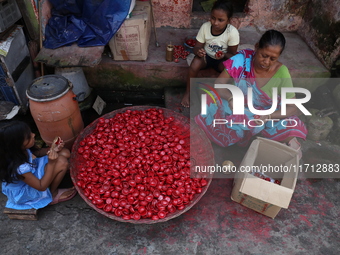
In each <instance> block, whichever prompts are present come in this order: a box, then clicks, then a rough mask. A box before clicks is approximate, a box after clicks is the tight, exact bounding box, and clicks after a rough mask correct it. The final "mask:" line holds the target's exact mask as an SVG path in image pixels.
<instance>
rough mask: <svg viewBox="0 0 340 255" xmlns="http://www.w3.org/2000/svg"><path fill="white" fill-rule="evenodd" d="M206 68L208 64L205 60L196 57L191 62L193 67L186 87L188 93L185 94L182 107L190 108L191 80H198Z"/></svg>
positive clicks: (190, 69)
mask: <svg viewBox="0 0 340 255" xmlns="http://www.w3.org/2000/svg"><path fill="white" fill-rule="evenodd" d="M205 67H206V63H205V61H204V59H203V58H199V57H197V56H196V57H194V59H193V60H192V62H191V65H190V67H189V73H188V76H187V85H186V91H185V93H184V96H183V99H182V102H181V105H182V106H184V107H189V106H190V79H191V78H196V77H197V75H198V72H199V71H200V70H201V69H203V68H205Z"/></svg>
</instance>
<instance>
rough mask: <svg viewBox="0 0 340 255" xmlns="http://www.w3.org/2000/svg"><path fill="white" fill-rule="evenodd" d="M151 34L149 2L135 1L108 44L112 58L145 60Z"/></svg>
mask: <svg viewBox="0 0 340 255" xmlns="http://www.w3.org/2000/svg"><path fill="white" fill-rule="evenodd" d="M150 34H151V8H150V2H149V1H148V2H141V1H137V2H136V5H135V7H134V9H133V11H132V13H131V17H130V18H129V19H126V20H125V21H124V23H123V24H122V26H121V27H120V29H119V30H118V32H117V33H116V34H115V35H114V36H113V37H112V39H111V40H110V42H109V46H110V49H111V52H112V55H113V59H114V60H146V59H147V58H148V47H149V41H150Z"/></svg>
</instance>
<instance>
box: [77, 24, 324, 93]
mask: <svg viewBox="0 0 340 255" xmlns="http://www.w3.org/2000/svg"><path fill="white" fill-rule="evenodd" d="M197 32H198V30H197V29H177V28H157V41H158V43H159V47H157V46H156V43H155V38H154V36H153V34H151V38H150V43H149V48H148V50H149V55H148V59H147V60H146V61H115V60H113V59H112V58H111V57H110V51H109V49H107V50H106V54H105V55H104V56H103V58H102V61H101V62H100V64H99V65H97V66H95V67H86V68H84V73H85V76H86V79H87V81H88V83H89V86H90V87H92V88H94V89H96V90H103V91H105V93H110V91H111V92H112V91H119V90H120V91H145V90H162V89H164V88H165V87H176V86H185V82H186V77H187V73H188V68H189V66H188V64H187V61H186V60H182V59H181V60H180V61H179V63H175V62H167V61H166V60H165V56H166V46H167V44H169V43H172V44H173V45H182V44H183V42H184V39H185V37H187V36H195V35H196V34H197ZM239 32H240V46H239V48H240V49H242V48H248V47H253V46H254V45H255V43H256V42H257V41H258V40H259V38H260V36H261V34H262V32H259V31H256V30H255V29H254V28H242V29H240V30H239ZM284 35H285V37H286V40H287V44H286V49H285V50H284V52H283V53H282V56H281V57H280V61H281V62H282V63H284V64H285V65H286V66H287V67H288V68H289V70H290V73H291V76H292V77H293V78H325V77H330V71H329V70H327V69H326V68H325V67H324V66H323V64H322V63H321V62H320V61H319V60H318V59H317V57H316V56H315V55H314V54H313V52H312V51H311V50H310V49H309V47H308V46H307V44H306V43H305V42H304V41H303V40H302V39H301V37H300V36H299V35H298V34H297V33H284ZM205 75H206V76H205ZM210 75H214V76H216V74H211V73H209V72H208V73H205V74H203V76H205V77H209V76H210ZM214 76H213V77H214ZM309 81H310V80H309ZM295 86H296V87H305V88H307V89H309V90H310V91H311V92H313V91H314V90H315V89H316V88H317V87H318V86H320V84H318V83H316V84H315V83H313V82H305V81H304V82H301V84H295Z"/></svg>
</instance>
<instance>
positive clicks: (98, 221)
mask: <svg viewBox="0 0 340 255" xmlns="http://www.w3.org/2000/svg"><path fill="white" fill-rule="evenodd" d="M254 33H255V32H254ZM159 37H160V35H159ZM241 38H242V37H241ZM152 40H153V39H152ZM152 40H151V42H150V48H151V47H153V43H154V41H152ZM160 40H163V41H165V40H167V39H166V38H160ZM161 45H162V46H163V45H164V44H163V43H162V44H161ZM154 47H155V46H154ZM290 47H293V46H290ZM155 50H160V49H156V47H155ZM301 51H302V52H303V54H307V56H309V54H310V53H309V52H307V53H306V52H305V48H295V50H294V51H293V52H291V54H292V55H291V57H293V55H294V54H295V55H297V53H298V52H301ZM164 52H165V51H164ZM287 52H288V51H287ZM154 54H155V51H151V52H150V55H149V59H148V61H147V62H145V63H144V65H145V68H147V67H148V65H147V64H148V63H150V65H155V64H156V63H158V64H159V65H163V64H164V59H162V58H161V57H159V56H158V55H157V54H156V55H157V56H155V55H154ZM164 54H165V53H164ZM164 56H165V55H164ZM154 57H155V58H156V59H155V58H154ZM287 58H289V56H288V57H287ZM104 61H108V59H106V60H104ZM301 61H302V60H301ZM313 61H315V63H317V61H316V60H315V59H314V60H313ZM125 64H126V63H125ZM131 64H132V65H140V63H134V62H131ZM170 64H175V63H165V65H170ZM179 64H180V65H182V68H183V67H184V66H185V63H184V61H183V63H179ZM291 65H292V66H293V67H294V64H291ZM317 65H318V66H319V67H320V68H321V69H322V65H321V64H320V63H319V64H317ZM304 70H305V71H306V72H308V70H309V69H308V68H307V67H306V68H305V69H304ZM323 71H324V70H323ZM182 92H183V91H182V90H180V91H179V92H178V93H177V94H176V93H175V94H172V95H171V96H170V97H171V99H167V100H166V101H167V102H168V103H166V104H168V107H169V108H173V110H176V111H182V110H180V108H178V104H179V102H180V98H181V93H182ZM169 102H170V103H169ZM122 106H124V105H119V106H117V105H114V106H113V105H109V106H108V107H107V108H106V109H105V111H104V113H106V112H109V111H111V110H113V109H115V108H116V107H122ZM110 107H112V108H110ZM183 113H184V114H186V112H185V111H183ZM82 114H83V119H84V122H85V123H86V124H89V123H90V122H91V121H92V120H94V119H96V118H98V117H99V116H98V114H96V113H95V112H94V110H92V109H88V110H84V111H83V112H82ZM26 117H28V118H29V116H26ZM302 150H303V158H302V161H301V163H302V164H307V163H308V164H318V163H327V164H333V165H335V164H340V160H339V158H340V157H339V155H340V147H339V146H336V145H333V144H331V143H328V142H319V143H316V142H312V141H308V140H307V141H305V142H303V143H302ZM245 151H246V149H244V148H239V147H237V146H232V147H229V148H220V147H217V146H214V152H215V155H216V157H218V158H219V159H232V160H233V161H234V163H235V164H236V165H237V164H239V163H240V161H241V160H242V158H243V156H244V153H245ZM219 177H220V176H219ZM307 177H308V176H307ZM307 177H306V175H304V174H301V175H300V176H299V178H298V181H297V185H296V189H295V192H294V194H293V197H292V200H291V202H290V205H289V208H288V209H282V210H281V211H280V212H279V214H278V215H277V217H276V218H275V219H271V218H269V217H266V216H264V215H262V214H259V213H257V212H255V211H253V210H251V209H248V208H246V207H244V206H242V205H240V204H238V203H236V202H234V201H232V200H231V198H230V195H231V190H232V184H233V179H231V178H214V179H213V180H212V183H211V185H210V187H209V189H208V191H207V192H206V194H205V195H204V196H203V198H202V199H201V200H200V201H199V202H198V203H197V204H196V205H195V206H194V207H193V208H191V209H190V210H189V211H187V212H186V213H184V214H182V215H181V216H179V217H177V218H175V219H172V220H169V221H167V222H164V223H157V224H150V225H145V224H130V223H122V222H118V221H114V220H112V219H109V218H107V217H105V216H103V215H101V214H99V213H98V212H97V211H95V210H93V209H92V208H91V207H90V206H89V205H88V204H86V202H85V201H84V200H83V199H82V198H81V197H80V196H79V195H77V196H76V197H74V198H73V199H72V200H70V201H67V202H64V203H60V204H57V205H53V206H48V207H46V208H43V209H41V210H39V211H38V218H39V219H38V221H22V220H10V219H9V218H8V217H7V215H4V214H0V222H1V223H0V247H1V254H34V255H35V254H43V255H47V254H74V255H76V254H79V255H80V254H112V255H113V254H155V255H157V254H160V255H163V254H165V255H167V254H202V255H205V254H209V255H210V254H217V255H220V254H287V255H291V254H325V255H331V254H334V255H337V254H340V224H339V216H340V203H339V194H340V193H339V191H340V182H339V179H334V178H327V179H312V178H307ZM63 185H64V186H70V185H72V183H71V181H70V179H69V178H66V179H65V180H64V184H63ZM5 202H6V197H5V196H4V195H2V194H0V209H1V210H2V209H3V207H4V204H5Z"/></svg>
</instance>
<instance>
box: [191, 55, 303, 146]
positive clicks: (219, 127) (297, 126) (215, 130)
mask: <svg viewBox="0 0 340 255" xmlns="http://www.w3.org/2000/svg"><path fill="white" fill-rule="evenodd" d="M253 56H254V51H252V50H242V51H240V52H238V54H237V55H235V56H234V57H232V58H231V59H229V60H227V61H225V62H224V65H225V68H226V70H227V71H228V73H229V75H230V76H231V77H232V78H234V81H235V85H236V86H237V87H238V88H240V89H241V90H242V92H243V95H244V97H245V99H244V100H245V102H244V105H245V111H244V115H233V114H232V110H231V109H230V108H229V104H228V101H227V100H224V99H222V98H219V96H218V95H216V93H214V92H212V91H211V95H213V96H214V97H215V98H214V99H213V98H211V97H207V114H206V115H201V114H200V115H197V116H196V117H195V121H196V123H197V124H198V125H199V126H200V127H201V128H202V129H203V130H204V131H205V133H206V134H207V136H208V138H209V139H210V140H211V141H213V142H214V143H216V144H218V145H220V146H223V147H226V146H230V145H233V144H236V143H237V144H238V145H240V146H246V145H248V143H249V142H250V140H251V138H252V137H253V136H254V135H260V136H262V137H265V138H268V139H272V140H275V141H283V140H285V139H286V138H288V137H300V138H303V139H305V138H306V134H307V129H306V127H305V125H304V123H303V122H302V121H301V120H300V119H299V118H298V117H297V116H290V117H287V118H286V119H281V120H277V121H267V122H265V123H264V124H263V125H260V124H259V125H257V124H256V123H255V121H254V118H256V117H255V115H254V114H253V113H252V112H250V110H249V109H248V107H247V94H248V87H251V88H252V92H253V106H254V108H256V109H258V110H266V109H270V108H271V106H272V99H271V98H270V97H269V96H268V95H267V94H266V93H265V92H263V91H262V90H261V89H260V88H259V87H258V86H257V84H256V80H255V75H254V73H253V71H252V58H253ZM284 81H285V79H282V83H283V84H281V85H280V86H281V87H285V84H284ZM234 100H235V99H234ZM280 102H281V100H280V96H279V95H278V105H277V108H276V110H278V109H280ZM234 105H235V103H234ZM217 119H220V120H223V121H220V122H219V123H220V124H216V123H218V121H216V120H217ZM214 120H215V123H214ZM222 123H223V124H222ZM236 123H238V124H236ZM214 124H215V126H214Z"/></svg>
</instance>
